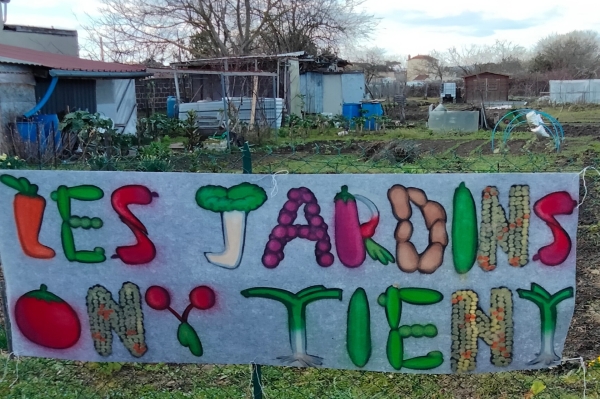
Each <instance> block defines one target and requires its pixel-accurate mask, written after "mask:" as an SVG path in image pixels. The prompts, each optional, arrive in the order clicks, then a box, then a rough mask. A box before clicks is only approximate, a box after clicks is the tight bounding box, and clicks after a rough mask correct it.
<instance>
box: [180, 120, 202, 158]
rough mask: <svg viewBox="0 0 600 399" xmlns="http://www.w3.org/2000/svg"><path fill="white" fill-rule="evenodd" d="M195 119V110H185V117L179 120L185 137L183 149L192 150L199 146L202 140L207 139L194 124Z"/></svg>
mask: <svg viewBox="0 0 600 399" xmlns="http://www.w3.org/2000/svg"><path fill="white" fill-rule="evenodd" d="M196 119H197V115H196V111H194V110H189V111H188V112H187V119H186V120H185V121H182V122H181V129H182V131H183V132H184V136H185V138H186V142H185V149H186V150H187V151H194V150H195V149H196V148H200V146H201V145H202V142H203V141H205V140H206V139H207V137H206V136H204V135H203V134H202V133H201V132H200V129H198V127H197V126H196Z"/></svg>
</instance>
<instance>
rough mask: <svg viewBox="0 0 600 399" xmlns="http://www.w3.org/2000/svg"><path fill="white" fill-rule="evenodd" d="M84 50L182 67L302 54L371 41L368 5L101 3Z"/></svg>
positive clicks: (325, 0)
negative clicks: (358, 37) (198, 61)
mask: <svg viewBox="0 0 600 399" xmlns="http://www.w3.org/2000/svg"><path fill="white" fill-rule="evenodd" d="M100 1H101V7H100V9H99V11H100V16H99V17H96V18H92V17H90V22H89V23H88V24H87V26H85V29H86V31H87V34H88V37H89V42H88V43H87V46H85V47H84V49H85V50H87V52H88V53H90V55H91V56H92V57H94V56H95V57H96V58H98V53H99V51H98V49H99V45H100V40H102V43H103V45H104V53H105V54H107V55H108V56H109V58H110V59H111V60H114V61H120V62H132V61H137V62H139V61H140V60H145V59H155V60H164V61H169V60H177V59H179V58H182V59H187V58H190V57H198V56H206V57H214V56H231V55H248V54H255V53H259V52H263V51H267V50H268V51H293V50H304V49H305V47H307V46H310V45H315V46H325V45H332V44H336V43H338V42H339V41H341V40H343V39H344V38H346V37H349V36H350V37H351V36H352V35H354V34H355V33H364V34H366V33H367V29H366V26H367V25H368V26H372V25H373V23H374V21H375V20H374V18H373V17H372V16H369V15H367V14H365V13H364V12H362V11H359V10H358V7H359V6H360V4H362V3H361V1H362V0H100Z"/></svg>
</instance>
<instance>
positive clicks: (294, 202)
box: [262, 187, 334, 269]
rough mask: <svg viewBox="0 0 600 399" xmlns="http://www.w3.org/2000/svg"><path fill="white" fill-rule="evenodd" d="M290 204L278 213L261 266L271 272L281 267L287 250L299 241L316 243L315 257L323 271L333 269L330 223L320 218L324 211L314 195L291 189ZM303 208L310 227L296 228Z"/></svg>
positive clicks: (305, 190)
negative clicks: (294, 241)
mask: <svg viewBox="0 0 600 399" xmlns="http://www.w3.org/2000/svg"><path fill="white" fill-rule="evenodd" d="M287 197H288V200H287V201H286V203H285V204H284V205H283V208H282V209H281V210H280V211H279V217H278V218H277V222H278V225H277V226H275V227H273V230H271V234H270V235H269V241H268V242H267V245H266V246H265V251H264V253H263V257H262V263H263V265H264V266H265V267H267V268H269V269H274V268H276V267H277V266H279V263H281V261H282V260H283V259H284V258H285V254H284V252H283V251H284V249H285V246H286V245H287V244H288V243H289V242H290V241H292V240H295V239H296V238H302V239H305V240H309V241H316V245H315V257H316V259H317V264H318V265H319V266H321V267H329V266H331V265H333V261H334V258H333V254H332V253H331V238H330V237H329V233H328V232H327V229H328V228H329V226H327V223H325V221H324V220H323V217H322V216H321V207H320V206H319V203H318V201H317V198H316V197H315V194H314V193H313V192H312V191H310V189H308V188H306V187H298V188H292V189H291V190H290V191H288V193H287ZM302 205H304V217H305V218H306V221H307V222H308V225H300V224H294V222H295V221H296V218H297V217H298V211H299V210H300V208H301V207H302Z"/></svg>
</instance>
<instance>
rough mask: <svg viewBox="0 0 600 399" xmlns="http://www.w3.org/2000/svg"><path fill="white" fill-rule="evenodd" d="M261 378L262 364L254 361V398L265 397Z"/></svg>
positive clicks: (260, 398)
mask: <svg viewBox="0 0 600 399" xmlns="http://www.w3.org/2000/svg"><path fill="white" fill-rule="evenodd" d="M261 378H262V370H261V369H260V364H254V363H252V399H263V392H262V384H261Z"/></svg>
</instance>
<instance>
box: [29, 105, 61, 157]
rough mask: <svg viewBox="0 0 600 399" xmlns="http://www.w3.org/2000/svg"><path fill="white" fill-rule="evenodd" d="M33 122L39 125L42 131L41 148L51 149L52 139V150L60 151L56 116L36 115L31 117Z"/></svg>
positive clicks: (59, 135)
mask: <svg viewBox="0 0 600 399" xmlns="http://www.w3.org/2000/svg"><path fill="white" fill-rule="evenodd" d="M33 120H34V121H36V122H38V123H41V124H42V126H43V129H44V140H43V141H42V148H45V147H46V145H48V146H49V147H51V148H52V137H54V143H55V144H54V148H56V149H60V147H61V133H60V130H59V129H58V124H59V121H58V115H56V114H48V115H36V116H34V117H33Z"/></svg>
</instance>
